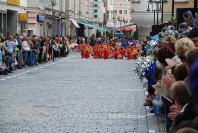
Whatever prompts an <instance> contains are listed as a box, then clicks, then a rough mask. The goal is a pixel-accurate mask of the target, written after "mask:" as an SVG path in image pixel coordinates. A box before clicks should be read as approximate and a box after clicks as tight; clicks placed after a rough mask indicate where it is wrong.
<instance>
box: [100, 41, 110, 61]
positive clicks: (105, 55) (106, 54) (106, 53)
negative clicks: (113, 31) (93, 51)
mask: <svg viewBox="0 0 198 133" xmlns="http://www.w3.org/2000/svg"><path fill="white" fill-rule="evenodd" d="M102 51H103V58H104V59H108V58H109V47H108V44H104V45H103V50H102Z"/></svg>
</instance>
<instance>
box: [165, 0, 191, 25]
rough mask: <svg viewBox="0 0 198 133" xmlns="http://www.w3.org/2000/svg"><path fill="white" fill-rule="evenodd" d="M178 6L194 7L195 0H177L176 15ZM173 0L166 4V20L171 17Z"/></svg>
mask: <svg viewBox="0 0 198 133" xmlns="http://www.w3.org/2000/svg"><path fill="white" fill-rule="evenodd" d="M177 8H194V0H175V6H174V13H175V15H176V10H177ZM171 13H172V2H171V1H169V2H168V3H167V4H166V5H165V6H164V19H165V22H167V21H168V20H170V19H171Z"/></svg>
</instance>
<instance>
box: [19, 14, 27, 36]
mask: <svg viewBox="0 0 198 133" xmlns="http://www.w3.org/2000/svg"><path fill="white" fill-rule="evenodd" d="M19 23H20V31H21V34H23V33H27V14H26V13H19Z"/></svg>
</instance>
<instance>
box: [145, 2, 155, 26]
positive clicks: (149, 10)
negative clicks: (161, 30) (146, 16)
mask: <svg viewBox="0 0 198 133" xmlns="http://www.w3.org/2000/svg"><path fill="white" fill-rule="evenodd" d="M146 11H147V12H151V11H152V12H153V13H154V20H153V25H155V12H156V10H153V9H152V10H151V9H150V6H149V4H148V8H147V10H146Z"/></svg>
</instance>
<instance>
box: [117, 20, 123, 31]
mask: <svg viewBox="0 0 198 133" xmlns="http://www.w3.org/2000/svg"><path fill="white" fill-rule="evenodd" d="M117 19H118V21H119V22H120V31H121V27H122V22H123V20H122V19H121V17H118V18H117Z"/></svg>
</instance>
